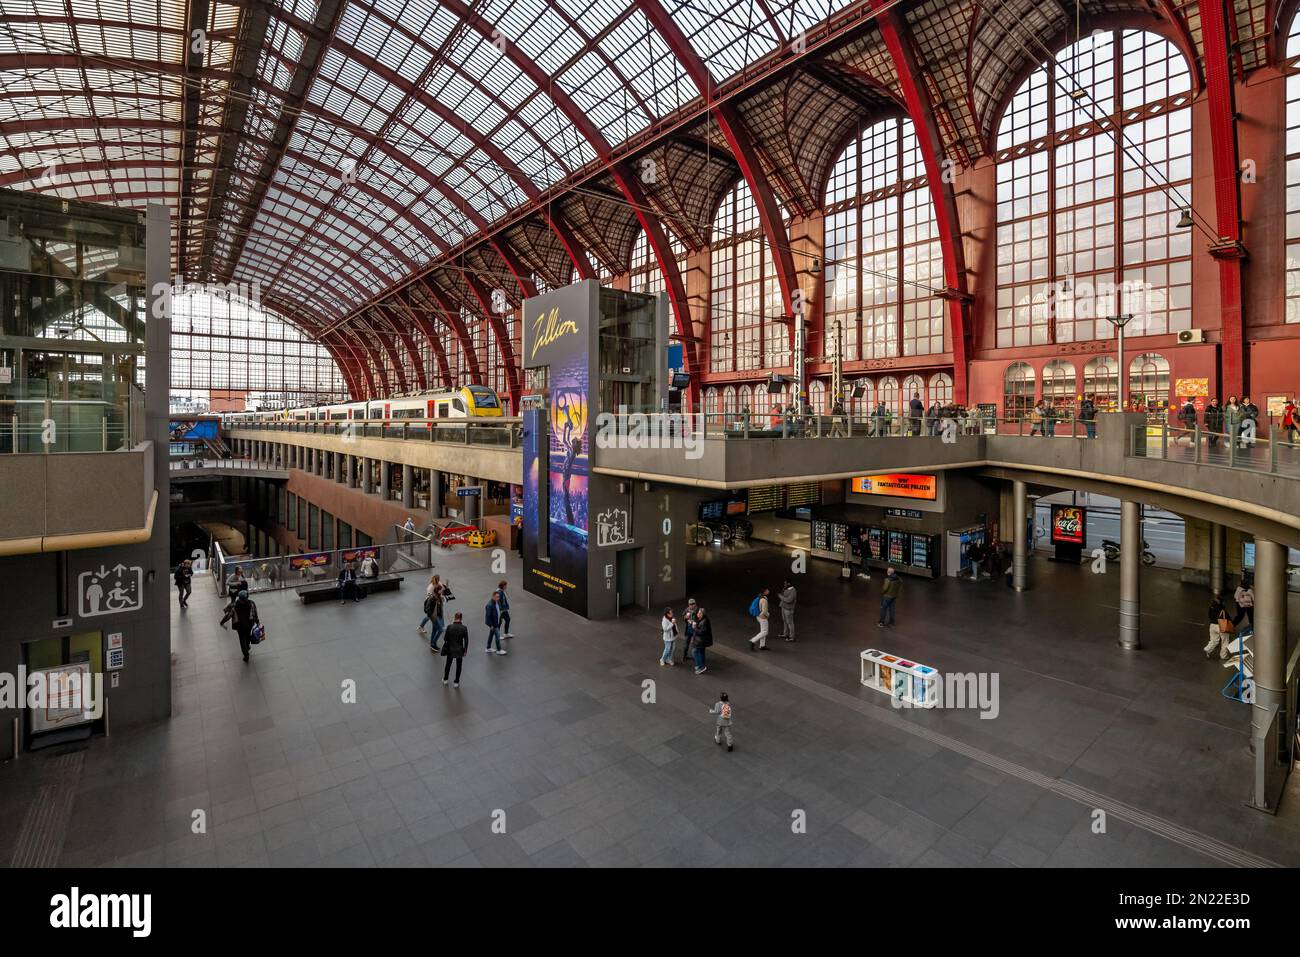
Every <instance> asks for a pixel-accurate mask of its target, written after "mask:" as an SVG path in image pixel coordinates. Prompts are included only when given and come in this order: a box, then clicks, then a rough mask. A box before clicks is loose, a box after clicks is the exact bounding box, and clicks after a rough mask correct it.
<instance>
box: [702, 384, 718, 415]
mask: <svg viewBox="0 0 1300 957" xmlns="http://www.w3.org/2000/svg"><path fill="white" fill-rule="evenodd" d="M704 411H705V412H707V413H709V414H711V415H716V414H717V413H719V412H721V411H722V396H721V395H719V394H718V387H717V386H714V385H711V386H709V387H708V388H707V389H705V390H704Z"/></svg>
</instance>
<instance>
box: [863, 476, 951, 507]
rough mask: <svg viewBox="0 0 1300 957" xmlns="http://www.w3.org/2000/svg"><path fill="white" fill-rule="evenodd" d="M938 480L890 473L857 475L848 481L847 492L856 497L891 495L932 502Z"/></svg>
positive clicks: (930, 477)
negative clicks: (853, 493) (856, 495)
mask: <svg viewBox="0 0 1300 957" xmlns="http://www.w3.org/2000/svg"><path fill="white" fill-rule="evenodd" d="M937 488H938V479H936V477H935V476H933V475H910V474H908V473H906V472H890V473H889V474H887V475H859V476H857V477H856V478H853V479H850V480H849V491H850V492H855V493H857V494H858V495H892V496H894V497H895V498H923V499H926V500H928V501H931V502H933V501H934V499H935V494H936V489H937Z"/></svg>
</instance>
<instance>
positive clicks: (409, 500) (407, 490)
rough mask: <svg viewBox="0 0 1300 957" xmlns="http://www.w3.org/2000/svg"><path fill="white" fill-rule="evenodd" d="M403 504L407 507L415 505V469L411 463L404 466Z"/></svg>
mask: <svg viewBox="0 0 1300 957" xmlns="http://www.w3.org/2000/svg"><path fill="white" fill-rule="evenodd" d="M402 504H403V505H404V506H406V507H407V508H413V507H414V506H415V469H414V468H412V467H411V466H409V465H403V466H402Z"/></svg>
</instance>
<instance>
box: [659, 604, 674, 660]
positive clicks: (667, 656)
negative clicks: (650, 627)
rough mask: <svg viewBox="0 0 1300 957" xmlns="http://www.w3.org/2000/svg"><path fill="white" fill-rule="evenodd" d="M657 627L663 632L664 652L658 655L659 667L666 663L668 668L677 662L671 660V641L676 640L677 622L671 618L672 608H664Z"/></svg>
mask: <svg viewBox="0 0 1300 957" xmlns="http://www.w3.org/2000/svg"><path fill="white" fill-rule="evenodd" d="M659 627H660V629H661V630H662V632H663V639H664V653H663V654H662V655H660V656H659V667H660V668H662V667H663V666H664V665H668V666H669V667H670V668H671V667H672V666H673V665H675V664H677V662H675V661H673V642H674V641H676V640H677V622H676V621H675V620H674V619H673V610H672V609H671V608H665V609H664V617H663V620H662V621H660V622H659Z"/></svg>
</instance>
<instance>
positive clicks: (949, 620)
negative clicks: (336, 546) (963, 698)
mask: <svg viewBox="0 0 1300 957" xmlns="http://www.w3.org/2000/svg"><path fill="white" fill-rule="evenodd" d="M510 559H511V561H512V565H511V566H510V571H509V572H508V573H507V577H509V578H510V579H511V580H512V581H515V582H517V581H518V578H519V573H518V567H517V565H514V564H513V555H511V556H510ZM490 561H491V554H490V553H488V552H480V551H465V550H462V551H461V552H459V553H456V554H452V555H447V556H445V557H442V558H440V559H439V568H438V569H437V570H438V571H439V572H442V573H445V574H446V575H449V576H450V577H451V579H452V580H453V582H454V583H455V590H456V593H457V595H458V597H459V601H457V602H456V603H454V604H453V605H452V607H453V609H455V608H459V609H460V610H462V611H464V613H465V614H466V617H467V618H468V619H469V621H470V625H471V635H472V636H473V640H472V643H471V644H472V650H471V654H470V655H469V657H468V658H467V660H466V663H465V675H464V683H463V685H462V687H461V689H460V690H459V691H455V690H452V689H450V688H444V687H443V686H442V684H441V664H442V661H441V659H438V660H436V661H435V660H434V659H433V657H432V656H431V655H430V654H429V652H428V650H427V645H426V644H425V643H424V642H423V641H421V640H420V638H419V637H418V636H417V635H416V634H415V623H416V621H417V619H418V618H419V614H420V613H419V610H418V608H419V604H420V595H421V592H422V588H421V584H422V583H421V582H420V581H418V580H417V579H416V578H414V577H410V578H408V580H407V582H406V585H405V588H404V590H403V591H402V592H401V593H400V594H384V595H377V596H374V597H372V598H370V599H367V600H366V601H364V602H362V603H360V604H356V605H347V606H346V607H340V606H338V605H330V604H317V605H311V606H307V607H303V606H302V605H300V604H299V603H298V602H297V600H296V599H295V598H294V597H293V596H292V594H291V593H290V594H287V595H278V596H267V595H259V596H258V597H257V601H258V605H259V607H260V609H261V612H262V617H263V620H264V621H265V622H266V623H267V626H268V629H269V632H270V639H269V641H268V643H267V644H266V645H264V646H262V647H259V648H255V649H254V651H253V660H252V662H251V663H250V664H248V665H245V664H244V663H243V662H242V661H241V660H240V657H239V649H238V643H237V641H236V639H235V636H234V634H233V633H232V632H230V631H224V630H221V629H219V628H218V627H217V625H216V620H217V618H218V617H219V614H220V605H219V603H218V600H217V599H216V597H215V596H214V595H212V593H211V591H210V589H209V587H208V583H207V582H196V586H197V587H196V589H195V593H194V597H193V599H192V601H191V608H190V610H189V611H188V612H187V613H185V615H184V616H182V615H181V614H180V613H179V611H175V612H174V614H175V626H174V630H173V639H172V642H173V650H174V655H175V668H174V680H175V692H174V717H173V718H172V719H171V720H170V721H169V722H166V723H165V724H162V725H158V726H154V727H150V728H145V729H138V730H134V731H129V732H124V731H115V732H114V734H113V736H112V738H111V739H108V740H103V739H98V740H96V741H95V742H94V743H93V745H92V746H91V747H90V749H89V750H88V751H87V752H86V754H85V761H84V764H83V769H82V772H81V777H80V781H79V783H78V785H77V788H78V791H77V796H76V801H75V803H74V805H73V809H72V813H71V815H70V818H69V820H68V824H67V831H66V837H65V840H64V843H63V850H62V856H61V858H60V863H62V864H64V865H68V866H73V865H113V864H117V865H133V864H154V865H162V864H166V865H183V866H202V865H213V864H216V865H268V864H269V865H305V864H313V865H314V864H324V865H349V866H350V865H372V864H386V865H434V866H441V865H450V864H455V865H460V866H466V865H468V866H477V865H485V866H493V865H533V866H547V865H550V866H572V865H611V864H613V865H637V864H653V865H678V866H680V865H717V864H725V865H736V864H788V865H853V864H857V865H923V866H939V865H981V866H1045V865H1046V866H1091V865H1113V866H1139V865H1175V866H1181V865H1187V866H1202V865H1216V864H1222V863H1225V862H1230V863H1252V862H1256V861H1257V859H1260V858H1262V859H1264V860H1267V861H1272V862H1276V863H1280V864H1286V865H1291V866H1294V865H1296V864H1297V863H1300V794H1297V793H1294V792H1295V791H1296V790H1297V785H1296V784H1295V783H1294V782H1295V780H1296V779H1295V778H1294V777H1293V784H1292V792H1293V793H1291V794H1290V795H1289V796H1288V798H1287V800H1286V802H1285V803H1284V806H1283V811H1282V813H1281V814H1280V815H1279V816H1278V817H1270V816H1268V815H1264V814H1260V813H1258V812H1255V811H1252V810H1249V809H1247V808H1245V807H1244V806H1243V804H1242V800H1243V798H1244V796H1245V793H1246V787H1247V776H1248V774H1249V772H1250V758H1249V756H1248V754H1247V753H1246V730H1247V728H1248V726H1249V712H1248V709H1247V708H1246V707H1245V706H1243V705H1239V704H1235V703H1232V702H1229V701H1226V700H1225V699H1223V698H1221V697H1220V696H1219V688H1220V686H1221V685H1222V684H1223V682H1224V680H1225V679H1226V677H1227V673H1226V672H1224V671H1223V670H1221V669H1220V668H1219V667H1218V663H1217V662H1213V663H1210V662H1206V661H1205V660H1204V658H1202V657H1201V655H1200V651H1199V649H1200V644H1201V642H1202V635H1203V631H1204V629H1203V627H1202V626H1201V624H1200V619H1201V612H1202V604H1203V598H1204V596H1203V593H1202V592H1200V591H1198V590H1197V589H1194V588H1191V587H1189V586H1183V585H1181V584H1179V583H1178V581H1177V576H1176V575H1175V574H1173V573H1170V572H1164V571H1159V570H1150V571H1144V579H1143V587H1144V589H1145V596H1146V608H1147V609H1148V613H1147V614H1146V615H1144V618H1143V629H1144V636H1143V637H1144V642H1145V644H1146V648H1145V650H1144V651H1142V652H1141V653H1139V654H1134V655H1126V654H1124V653H1121V652H1120V651H1119V650H1118V649H1117V647H1116V646H1115V642H1114V631H1115V616H1116V605H1117V601H1116V595H1115V593H1116V590H1117V588H1118V576H1116V575H1108V576H1093V575H1090V574H1088V573H1087V571H1086V570H1081V569H1077V568H1072V567H1071V568H1067V567H1064V566H1060V565H1054V564H1052V563H1050V562H1047V561H1046V560H1044V559H1042V558H1039V559H1036V560H1035V563H1034V573H1035V576H1036V587H1035V589H1034V590H1032V591H1030V592H1028V593H1026V594H1023V595H1016V594H1014V593H1012V592H1010V591H1009V590H1008V589H1006V588H1005V587H1003V586H1002V585H1001V583H1000V582H999V583H992V582H989V583H979V584H976V583H970V582H957V581H952V580H944V581H940V582H933V583H932V582H922V581H916V580H908V581H907V582H906V584H905V587H904V592H903V596H902V598H901V599H900V602H899V624H898V626H897V627H896V628H895V629H893V630H885V631H882V630H880V629H877V628H876V626H875V623H874V622H875V610H876V595H877V594H878V592H877V589H878V587H879V578H878V577H877V578H875V579H873V580H872V581H871V582H870V583H867V582H863V581H861V580H856V579H855V580H853V581H852V582H849V583H842V582H841V581H840V580H839V579H838V576H837V572H838V568H837V567H835V566H832V565H830V564H826V563H820V562H814V563H813V565H812V567H811V568H810V569H809V572H808V574H807V575H805V576H803V577H802V578H800V579H799V585H800V591H801V606H800V609H799V613H798V624H799V633H800V637H801V640H800V641H799V642H798V643H796V644H787V643H784V642H781V641H774V642H773V643H772V646H771V650H770V651H768V652H766V653H753V652H749V651H748V650H746V645H745V638H746V637H748V635H749V634H750V633H751V632H752V630H753V628H752V623H751V622H750V621H749V620H747V619H746V617H745V611H746V609H747V607H748V604H749V598H750V593H751V591H752V590H753V588H755V587H756V585H757V583H759V582H760V581H764V582H771V583H773V584H775V583H777V581H779V579H780V577H782V575H783V573H784V572H785V571H786V570H787V569H788V568H789V562H790V557H789V556H788V555H787V554H785V553H784V552H783V551H782V550H780V549H778V548H776V547H774V546H763V545H760V546H754V547H751V548H747V549H743V550H739V551H735V552H730V553H726V552H723V551H721V550H714V549H709V550H700V551H697V552H695V554H694V555H693V556H692V559H691V563H690V566H689V580H690V581H691V588H692V590H693V592H694V594H695V596H696V597H697V598H698V599H699V600H700V601H701V603H703V604H705V605H706V606H708V607H709V608H710V611H711V613H712V616H713V619H714V631H715V635H716V637H717V639H718V644H717V645H716V646H715V649H714V653H713V655H712V658H711V663H710V668H709V671H708V673H707V674H705V675H703V676H698V677H697V676H695V675H693V674H692V673H691V671H690V670H689V669H686V668H682V667H680V666H678V667H676V668H673V669H666V668H659V667H657V666H656V664H655V660H656V658H657V655H658V652H659V650H660V647H661V645H660V641H659V630H658V614H657V613H656V614H655V615H654V617H650V616H636V617H625V618H623V619H621V620H619V621H617V622H613V623H600V624H588V623H586V622H583V621H580V620H578V619H576V618H574V617H572V616H570V615H569V614H567V613H566V612H563V611H560V610H558V609H555V608H553V607H551V606H549V605H547V604H545V603H544V602H542V601H541V600H540V599H536V598H533V597H532V596H529V595H526V594H522V593H518V594H515V595H514V596H513V599H512V604H513V606H514V614H515V632H516V634H517V635H518V636H519V637H517V638H516V639H514V640H513V641H510V642H507V643H506V645H507V648H508V649H509V651H510V654H509V655H507V656H505V657H496V656H491V657H489V656H487V655H485V654H483V652H482V650H481V649H482V643H483V640H484V637H485V631H484V628H483V627H482V626H481V625H478V624H477V622H478V621H479V620H481V601H482V600H483V599H484V598H485V597H486V594H487V593H488V590H489V589H490V587H491V585H492V583H493V582H494V581H495V580H496V578H498V577H500V576H498V575H497V574H495V573H493V572H492V570H491V568H490V567H489V563H490ZM514 590H515V591H518V585H517V584H516V585H515V586H514ZM1292 620H1293V621H1297V622H1300V608H1297V607H1294V605H1293V610H1292ZM778 630H779V628H774V629H773V633H774V634H775V633H776V631H778ZM873 646H878V647H882V648H885V649H887V650H890V651H895V652H898V653H900V654H903V655H906V656H908V657H913V658H915V659H917V660H920V661H923V662H926V663H928V664H933V665H935V666H936V667H938V668H939V669H941V670H942V671H976V672H980V671H988V672H997V673H998V674H999V680H1000V692H1001V697H1000V713H999V716H998V717H997V718H996V719H994V720H982V719H980V718H979V716H978V713H977V712H974V711H969V710H967V711H957V710H941V711H930V712H918V711H896V710H894V709H893V708H891V707H890V705H889V703H888V700H887V699H886V698H885V697H884V696H883V695H880V694H878V693H877V692H874V691H870V690H868V689H864V688H862V687H861V686H860V684H859V683H858V659H857V655H858V652H859V651H860V650H861V649H863V648H867V647H873ZM646 679H651V680H653V681H654V682H655V685H654V701H653V703H647V702H646V701H645V700H644V699H645V697H646V691H645V687H644V685H643V683H644V682H645V681H646ZM349 680H351V681H354V682H355V686H356V700H355V703H346V702H345V701H344V700H343V698H344V685H345V682H347V681H349ZM724 689H725V690H727V691H729V692H730V693H731V696H732V700H733V702H734V703H735V707H736V718H737V721H736V737H737V747H736V751H735V752H734V753H731V754H728V753H726V752H725V751H724V750H722V749H720V748H717V747H716V746H715V745H714V744H713V741H712V719H711V718H710V717H709V715H707V714H706V710H707V708H708V707H709V706H710V705H711V704H712V703H713V702H714V700H716V696H717V692H718V691H720V690H724ZM47 760H48V759H47V758H46V757H45V756H42V755H34V756H30V757H25V758H23V759H22V760H20V761H18V762H14V763H11V764H10V765H8V766H5V767H0V861H5V862H7V861H8V860H9V859H10V855H11V852H12V847H13V844H14V840H15V836H16V834H17V829H18V826H19V824H20V823H21V821H22V820H23V818H24V815H25V813H26V810H27V807H28V806H29V805H30V803H31V802H32V800H33V799H34V795H35V794H36V790H37V787H38V785H39V783H40V782H41V780H42V777H41V775H42V767H43V766H44V762H45V761H47ZM1098 809H1100V810H1102V811H1104V812H1106V814H1105V832H1104V833H1094V829H1095V822H1096V821H1098V820H1099V817H1098V815H1096V814H1095V813H1094V812H1095V811H1096V810H1098ZM196 810H202V811H204V812H205V817H206V825H207V827H206V833H202V834H195V833H193V829H192V822H193V820H194V812H195V811H196ZM799 821H805V822H806V827H804V828H803V829H800V828H799V827H797V824H798V822H799ZM494 822H496V823H498V827H497V828H496V829H495V830H494V827H493V825H494ZM501 822H503V825H504V833H497V831H499V830H500V829H501Z"/></svg>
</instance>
